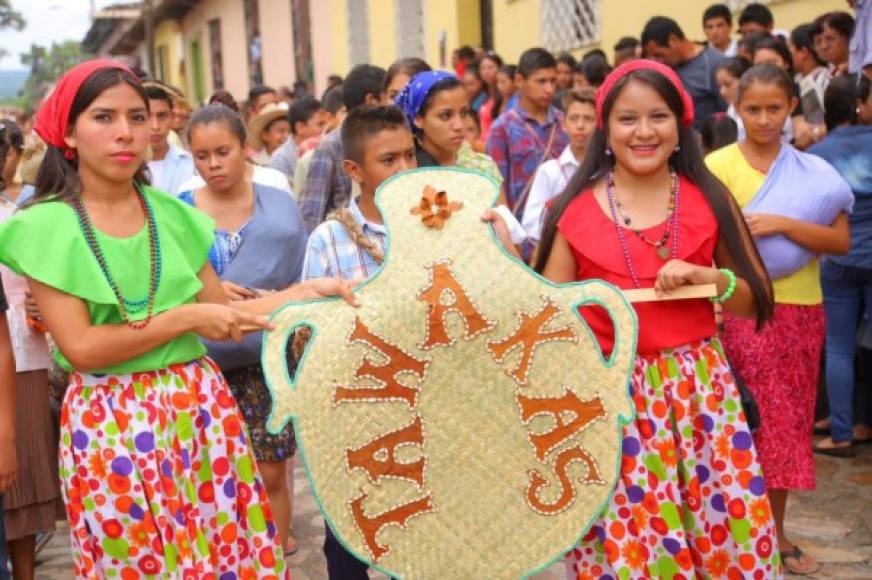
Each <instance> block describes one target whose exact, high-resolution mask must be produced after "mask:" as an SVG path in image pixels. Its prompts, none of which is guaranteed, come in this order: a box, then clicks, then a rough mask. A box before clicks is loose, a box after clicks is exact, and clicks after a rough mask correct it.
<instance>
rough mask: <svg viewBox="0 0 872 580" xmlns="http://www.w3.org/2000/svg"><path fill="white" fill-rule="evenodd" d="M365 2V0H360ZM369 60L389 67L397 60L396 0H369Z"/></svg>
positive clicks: (377, 64)
mask: <svg viewBox="0 0 872 580" xmlns="http://www.w3.org/2000/svg"><path fill="white" fill-rule="evenodd" d="M358 1H360V2H364V1H365V0H358ZM367 12H368V16H369V62H370V63H371V64H374V65H376V66H380V67H383V68H387V67H389V66H390V64H391V63H392V62H394V61H395V60H397V57H398V55H397V50H398V49H397V3H396V0H369V4H368V5H367Z"/></svg>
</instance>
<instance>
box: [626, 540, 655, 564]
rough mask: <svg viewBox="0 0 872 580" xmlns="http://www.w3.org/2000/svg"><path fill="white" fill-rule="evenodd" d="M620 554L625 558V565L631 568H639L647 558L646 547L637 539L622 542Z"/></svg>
mask: <svg viewBox="0 0 872 580" xmlns="http://www.w3.org/2000/svg"><path fill="white" fill-rule="evenodd" d="M621 554H622V555H623V556H624V558H625V559H626V560H627V565H628V566H630V568H631V569H633V570H639V569H641V568H642V566H644V565H645V562H646V561H647V560H648V548H646V547H645V546H644V545H642V542H640V541H638V540H630V541H628V542H627V543H626V544H624V549H623V550H621Z"/></svg>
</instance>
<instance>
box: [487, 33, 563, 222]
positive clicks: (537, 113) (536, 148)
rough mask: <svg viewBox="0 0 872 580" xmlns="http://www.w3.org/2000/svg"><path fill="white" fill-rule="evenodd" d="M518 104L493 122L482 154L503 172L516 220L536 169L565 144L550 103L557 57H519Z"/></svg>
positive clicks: (533, 53) (540, 52) (539, 51)
mask: <svg viewBox="0 0 872 580" xmlns="http://www.w3.org/2000/svg"><path fill="white" fill-rule="evenodd" d="M515 79H516V82H517V83H518V84H519V86H520V89H519V91H518V93H519V94H520V100H519V101H518V106H517V107H516V108H514V109H511V110H509V111H506V112H505V113H503V114H502V115H500V117H499V118H498V119H497V120H496V121H495V122H494V124H493V127H491V132H490V136H489V137H488V140H487V154H488V155H490V156H491V157H492V158H493V160H494V161H495V162H496V164H497V167H498V168H499V170H500V173H502V175H503V188H504V192H505V195H506V201H507V202H508V204H509V208H510V209H511V210H512V213H514V214H515V215H516V216H517V217H518V218H519V219H520V217H521V216H522V215H523V214H524V206H525V204H526V199H527V195H528V194H529V190H530V187H531V186H532V184H533V176H534V175H535V173H536V169H537V168H538V167H539V166H540V165H541V164H543V163H545V162H546V161H548V160H550V159H557V158H558V157H559V156H560V153H561V152H562V151H563V150H564V149H565V148H566V146H567V145H568V144H569V137H568V136H567V135H566V131H564V130H563V124H562V121H563V115H562V114H561V113H560V111H558V110H557V109H556V108H554V107H553V106H552V105H551V102H552V100H553V99H554V92H555V90H556V88H557V60H556V59H555V58H554V56H553V55H552V54H551V53H550V52H548V51H547V50H545V49H544V48H531V49H529V50H527V51H525V52H524V54H522V55H521V58H520V59H519V61H518V72H517V74H516V76H515Z"/></svg>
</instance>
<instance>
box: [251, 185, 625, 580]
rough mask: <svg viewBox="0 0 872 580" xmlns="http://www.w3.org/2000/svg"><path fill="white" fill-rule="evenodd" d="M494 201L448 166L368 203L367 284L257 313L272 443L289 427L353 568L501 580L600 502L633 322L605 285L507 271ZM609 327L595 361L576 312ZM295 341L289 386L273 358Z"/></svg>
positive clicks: (615, 459)
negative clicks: (297, 332) (375, 235)
mask: <svg viewBox="0 0 872 580" xmlns="http://www.w3.org/2000/svg"><path fill="white" fill-rule="evenodd" d="M496 196H497V187H496V185H495V184H494V182H493V181H491V180H490V179H488V178H486V177H485V176H483V175H481V174H478V173H475V172H468V171H462V170H457V169H438V168H436V169H421V170H417V171H413V172H408V173H404V174H400V175H398V176H396V177H394V178H393V179H391V180H389V181H388V182H386V183H385V184H384V185H383V186H382V187H381V188H380V189H379V191H378V194H377V203H378V205H379V207H380V208H381V211H382V215H383V217H384V220H385V224H386V226H387V228H388V231H389V239H390V245H389V250H388V252H387V256H386V259H385V262H384V265H383V267H382V269H381V270H380V271H379V273H378V274H377V275H376V276H374V277H373V278H371V279H370V280H369V281H368V282H367V283H366V284H364V285H363V286H362V287H360V288H359V289H358V290H357V292H356V293H357V295H358V296H359V298H360V301H361V303H362V306H361V307H360V308H357V309H355V308H352V307H350V306H348V305H347V304H345V303H343V302H340V301H338V300H322V301H316V302H310V303H306V304H288V305H286V306H285V307H284V308H282V309H281V310H279V311H278V312H277V313H276V314H274V315H273V322H274V323H275V324H276V326H277V328H276V330H274V331H272V332H270V333H269V334H268V336H267V337H266V340H265V343H264V353H263V361H264V368H265V369H266V372H267V377H268V380H269V384H270V389H271V392H272V396H273V402H274V406H273V412H272V416H271V419H270V428H271V429H278V428H280V427H281V426H283V425H284V424H285V423H286V422H287V420H288V419H289V418H291V417H293V418H294V425H295V428H296V433H297V441H298V442H299V444H300V448H301V450H302V453H303V457H304V459H305V465H306V468H307V470H308V474H309V477H310V480H311V483H312V485H313V489H314V491H315V495H316V498H317V499H318V503H319V504H320V506H321V509H322V511H323V513H324V515H325V518H326V519H327V521H328V523H329V525H330V526H331V528H332V529H333V530H334V531H335V532H336V534H337V536H338V537H339V538H340V540H341V541H342V542H343V543H344V544H345V546H346V547H348V548H349V549H350V550H351V551H352V552H353V553H354V554H355V555H357V556H358V557H359V558H361V559H363V560H366V561H368V562H369V563H371V564H372V565H374V566H375V567H377V568H378V569H380V570H382V571H384V572H385V573H387V574H390V575H393V576H396V577H400V578H403V579H406V580H416V579H430V578H497V579H499V578H519V577H522V576H525V575H528V574H531V573H533V572H535V571H537V570H539V569H542V568H544V567H546V566H548V565H549V564H550V563H552V562H553V561H554V560H555V559H557V558H559V557H561V556H562V554H563V553H564V552H565V551H566V550H567V549H569V548H570V547H571V546H573V545H574V544H575V543H576V542H577V541H578V540H579V539H580V537H581V536H582V534H583V533H584V532H585V531H586V529H587V527H589V525H590V524H591V523H592V521H593V520H594V519H595V518H596V516H597V514H598V513H599V512H600V510H601V508H602V507H603V506H604V504H605V502H606V501H607V500H608V498H609V495H610V493H611V491H612V487H613V484H614V482H615V479H616V476H617V472H618V467H619V464H620V426H619V425H620V422H621V421H626V420H629V419H630V417H631V416H632V411H631V407H630V401H629V398H628V389H627V385H628V381H629V377H630V372H631V369H632V365H633V357H634V353H635V346H636V333H637V327H636V319H635V315H634V312H633V310H632V308H631V306H630V305H629V304H628V303H627V301H626V300H625V299H624V298H623V295H622V294H621V293H620V292H619V291H618V290H616V289H615V288H614V287H612V286H610V285H608V284H606V283H603V282H600V281H589V282H585V283H580V284H570V285H565V286H560V287H558V286H554V285H552V284H550V283H548V282H546V281H544V280H543V279H542V278H540V277H538V276H537V275H535V274H533V273H532V271H531V270H529V269H528V268H527V267H526V266H524V265H523V264H521V263H520V262H518V261H516V260H514V259H512V258H510V257H509V256H508V255H507V254H506V253H505V252H504V251H503V249H502V248H501V247H500V246H499V244H498V242H497V240H496V238H495V237H494V236H493V234H492V232H491V229H490V228H489V227H488V226H486V225H485V224H483V223H482V222H481V221H480V217H481V215H482V214H483V213H484V211H485V210H486V209H487V208H488V207H490V205H491V204H492V203H493V200H494V199H495V198H496ZM583 304H591V305H598V306H599V307H602V308H605V309H606V310H607V311H608V312H609V313H610V314H611V316H612V319H613V321H614V325H615V333H616V337H615V338H616V347H615V350H614V352H613V353H612V354H611V356H610V358H608V359H604V358H603V357H602V355H601V353H600V351H599V348H598V346H597V345H596V343H595V341H594V339H593V336H592V335H591V333H590V331H589V330H588V329H587V327H586V326H585V325H584V324H583V322H581V319H580V317H579V316H578V315H577V314H576V310H575V309H576V307H577V306H579V305H583ZM304 324H305V325H309V326H310V328H312V338H311V339H310V340H309V343H308V345H307V347H306V351H305V353H304V355H303V358H302V360H301V363H300V367H299V369H298V370H297V373H296V377H295V378H294V379H291V378H290V377H288V374H287V365H286V362H285V355H284V353H285V345H286V344H287V340H288V336H289V335H290V334H291V333H292V332H293V331H294V329H296V328H297V327H299V326H300V325H304Z"/></svg>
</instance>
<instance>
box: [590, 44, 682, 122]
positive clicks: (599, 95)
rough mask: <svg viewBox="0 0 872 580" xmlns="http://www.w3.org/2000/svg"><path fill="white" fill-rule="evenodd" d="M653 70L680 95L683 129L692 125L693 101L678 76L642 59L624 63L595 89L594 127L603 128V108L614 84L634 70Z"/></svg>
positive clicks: (667, 69) (653, 62)
mask: <svg viewBox="0 0 872 580" xmlns="http://www.w3.org/2000/svg"><path fill="white" fill-rule="evenodd" d="M642 69H645V70H653V71H654V72H657V73H660V74H661V75H663V76H664V77H666V79H667V80H668V81H669V82H670V83H672V85H673V86H674V87H675V88H676V90H677V91H678V94H679V95H681V102H682V104H683V105H684V114H683V115H682V117H681V123H682V124H683V125H684V126H685V127H689V126H690V125H692V124H693V99H692V98H691V97H690V95H689V94H688V92H687V91H686V90H685V88H684V85H683V84H681V79H680V78H678V75H677V74H676V73H675V71H674V70H672V69H671V68H669V67H668V66H666V65H665V64H661V63H659V62H657V61H656V60H648V59H644V58H640V59H636V60H631V61H629V62H625V63H624V64H622V65H621V66H619V67H618V68H616V69H615V70H613V71H612V72H611V73H609V76H607V77H606V80H605V82H603V84H602V86H600V88H599V89H597V92H596V126H597V127H598V128H599V129H602V128H603V125H604V123H605V120H604V119H603V106H604V105H605V102H606V98H608V96H609V93H611V92H612V89H613V88H615V84H616V83H617V82H618V81H619V80H621V79H622V78H624V77H625V76H627V75H628V74H630V73H631V72H633V71H636V70H642Z"/></svg>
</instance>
